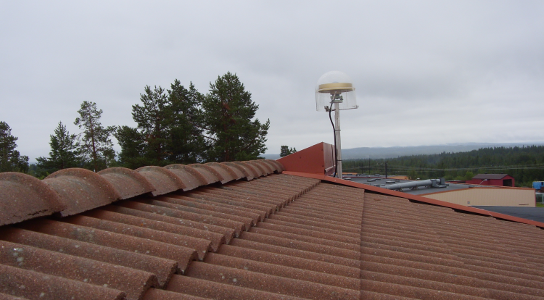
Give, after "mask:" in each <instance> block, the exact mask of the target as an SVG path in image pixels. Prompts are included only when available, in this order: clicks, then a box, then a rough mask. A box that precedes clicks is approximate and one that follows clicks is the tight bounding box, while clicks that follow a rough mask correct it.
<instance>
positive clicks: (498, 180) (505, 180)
mask: <svg viewBox="0 0 544 300" xmlns="http://www.w3.org/2000/svg"><path fill="white" fill-rule="evenodd" d="M466 183H470V184H478V185H498V186H515V180H514V177H512V176H510V175H508V174H478V175H476V176H474V177H472V179H471V180H467V181H466Z"/></svg>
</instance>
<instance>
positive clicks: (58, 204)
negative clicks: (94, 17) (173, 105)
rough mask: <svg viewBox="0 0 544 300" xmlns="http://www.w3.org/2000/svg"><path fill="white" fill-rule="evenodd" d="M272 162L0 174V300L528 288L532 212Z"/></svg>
mask: <svg viewBox="0 0 544 300" xmlns="http://www.w3.org/2000/svg"><path fill="white" fill-rule="evenodd" d="M282 171H284V169H283V166H282V165H280V164H278V163H277V162H276V161H270V160H259V161H251V162H233V163H209V164H204V165H189V166H184V165H171V166H167V167H165V168H159V167H145V168H140V169H138V170H134V171H133V170H129V169H124V168H112V169H107V170H104V171H101V172H99V173H98V174H95V173H92V172H89V171H86V170H81V169H68V170H64V171H60V172H58V173H55V174H52V175H51V176H49V177H48V178H47V179H45V180H43V181H40V180H37V179H34V178H31V177H30V176H26V175H22V174H14V173H3V174H0V206H1V208H2V209H1V211H0V223H1V224H2V225H3V226H2V227H0V245H1V247H0V299H16V297H22V298H25V299H71V298H72V297H73V298H77V299H146V300H150V299H544V271H543V270H544V259H543V258H542V256H541V255H539V253H540V251H541V250H542V245H544V231H542V229H541V227H544V224H542V223H538V222H534V223H532V222H528V221H527V220H523V219H516V218H508V217H507V216H504V215H500V214H494V213H489V212H487V211H483V210H478V209H473V208H466V207H460V206H459V207H458V206H455V205H451V204H448V203H444V202H440V201H436V200H431V199H427V198H423V197H419V196H413V195H408V194H405V193H400V192H394V191H389V190H384V189H380V188H376V187H372V186H367V185H363V184H356V183H353V182H348V181H343V180H338V179H334V178H330V177H326V176H323V175H318V174H303V173H290V172H282ZM512 221H514V222H512Z"/></svg>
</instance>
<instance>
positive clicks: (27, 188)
mask: <svg viewBox="0 0 544 300" xmlns="http://www.w3.org/2000/svg"><path fill="white" fill-rule="evenodd" d="M64 209H66V204H64V203H62V202H61V200H60V198H59V196H58V194H57V193H56V192H55V191H54V190H53V189H51V188H50V187H49V186H48V185H46V184H45V183H43V181H41V180H38V179H36V178H35V177H32V176H30V175H26V174H22V173H14V172H13V173H12V172H6V173H0V225H5V224H12V223H17V222H21V221H24V220H28V219H32V218H36V217H40V216H46V215H51V214H53V213H55V212H59V211H61V210H64Z"/></svg>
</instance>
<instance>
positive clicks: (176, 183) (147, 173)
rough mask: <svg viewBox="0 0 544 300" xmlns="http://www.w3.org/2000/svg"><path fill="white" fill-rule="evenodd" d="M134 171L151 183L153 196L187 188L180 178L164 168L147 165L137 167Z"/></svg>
mask: <svg viewBox="0 0 544 300" xmlns="http://www.w3.org/2000/svg"><path fill="white" fill-rule="evenodd" d="M136 172H138V173H140V174H141V175H142V176H143V177H145V179H147V181H148V182H149V183H151V184H152V185H153V187H154V188H155V190H154V191H153V192H152V194H153V196H158V195H164V194H168V193H171V192H174V191H177V190H183V189H185V188H187V187H186V186H185V184H184V183H183V181H182V180H181V178H179V177H178V176H177V175H176V174H175V173H174V172H172V171H170V170H168V169H166V168H162V167H156V166H148V167H141V168H138V169H136Z"/></svg>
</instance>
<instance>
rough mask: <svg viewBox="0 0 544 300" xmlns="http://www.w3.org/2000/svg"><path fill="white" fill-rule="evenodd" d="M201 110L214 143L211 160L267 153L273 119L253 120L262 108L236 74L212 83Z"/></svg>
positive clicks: (230, 159) (211, 146)
mask: <svg viewBox="0 0 544 300" xmlns="http://www.w3.org/2000/svg"><path fill="white" fill-rule="evenodd" d="M202 107H203V110H204V124H205V126H206V133H207V135H206V137H207V138H208V141H209V142H210V144H211V145H210V148H209V150H208V151H207V160H208V161H233V160H251V159H257V158H258V157H259V155H260V154H262V153H264V151H265V150H266V146H265V142H266V134H267V133H268V129H269V127H270V120H267V121H266V122H265V123H264V124H263V123H261V122H260V121H259V119H255V120H253V119H254V117H255V113H256V112H257V109H258V108H259V106H258V105H257V104H255V102H253V101H252V100H251V93H250V92H248V91H246V90H245V88H244V85H243V84H242V83H241V82H240V80H239V79H238V76H236V74H232V73H230V72H228V73H227V74H225V75H223V76H219V77H218V78H217V80H216V81H215V83H210V92H209V93H208V95H206V97H205V99H204V101H203V103H202Z"/></svg>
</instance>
